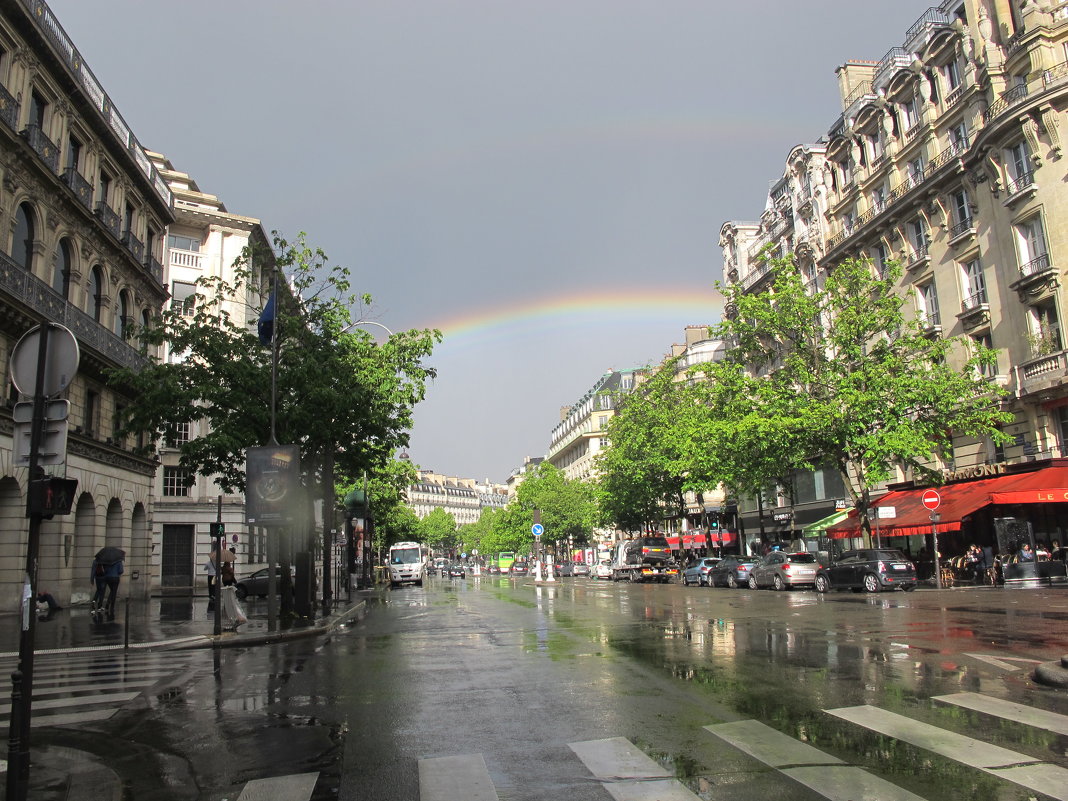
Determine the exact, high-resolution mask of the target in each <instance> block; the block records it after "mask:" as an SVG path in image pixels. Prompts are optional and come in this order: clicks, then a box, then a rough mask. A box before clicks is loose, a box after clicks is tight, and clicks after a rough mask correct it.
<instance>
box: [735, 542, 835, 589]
mask: <svg viewBox="0 0 1068 801" xmlns="http://www.w3.org/2000/svg"><path fill="white" fill-rule="evenodd" d="M819 569H820V563H819V562H818V561H817V560H816V557H815V556H813V555H812V554H810V553H786V552H785V551H772V552H771V553H769V554H768V555H767V556H765V557H764V558H763V559H761V560H760V562H758V563H757V564H755V565H754V566H753V567H752V569H751V570H750V571H749V589H751V590H755V589H758V588H760V587H774V588H775V589H777V590H785V589H786V588H787V587H801V586H809V587H811V586H812V585H814V584H815V583H816V571H817V570H819Z"/></svg>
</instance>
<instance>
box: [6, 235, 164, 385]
mask: <svg viewBox="0 0 1068 801" xmlns="http://www.w3.org/2000/svg"><path fill="white" fill-rule="evenodd" d="M0 291H2V292H5V293H7V294H8V295H10V296H12V297H14V298H16V299H18V300H19V301H21V302H22V303H25V304H26V305H27V306H29V307H30V308H31V309H33V310H34V311H35V312H37V313H38V314H40V315H41V316H42V317H43V318H44V319H46V320H50V321H52V322H56V323H60V324H61V325H65V326H66V327H67V328H69V329H70V330H71V333H73V334H74V336H75V337H76V338H77V340H78V343H79V345H80V346H82V347H83V348H84V347H89V348H92V349H93V350H94V351H96V352H97V353H98V354H100V355H101V356H104V357H106V358H108V359H109V360H111V361H112V362H113V363H115V364H117V365H119V366H121V367H129V368H131V369H139V368H142V367H144V366H145V365H146V364H147V361H148V360H147V359H146V358H145V357H144V356H143V355H142V354H141V353H140V352H138V351H137V350H136V349H135V348H133V347H131V346H130V345H129V344H128V343H127V342H124V341H123V340H122V339H121V338H119V337H117V336H116V335H115V334H113V333H112V332H111V331H109V330H108V329H107V328H105V327H104V326H103V325H101V324H100V323H99V322H97V321H96V320H94V319H93V318H92V317H91V316H89V315H88V314H86V313H85V312H83V311H82V310H81V309H79V308H77V307H76V306H74V305H73V304H72V303H71V302H70V301H68V300H66V299H65V298H63V297H62V296H61V295H59V294H58V293H57V292H56V291H55V290H54V289H52V287H50V286H48V284H46V283H45V282H44V281H42V280H41V279H39V278H37V277H36V276H35V275H33V274H32V273H29V272H27V271H26V270H25V269H23V268H22V267H20V266H19V265H18V264H16V263H15V262H14V261H13V260H12V259H11V257H10V256H8V255H7V254H6V253H3V252H0Z"/></svg>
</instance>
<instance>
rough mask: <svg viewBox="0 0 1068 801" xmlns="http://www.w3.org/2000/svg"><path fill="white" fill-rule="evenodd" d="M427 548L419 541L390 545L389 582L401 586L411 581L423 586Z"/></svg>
mask: <svg viewBox="0 0 1068 801" xmlns="http://www.w3.org/2000/svg"><path fill="white" fill-rule="evenodd" d="M426 559H427V550H426V547H425V546H423V545H420V544H419V543H418V542H395V543H393V544H392V545H390V546H389V584H390V586H391V587H399V586H400V585H401V584H404V583H406V582H410V583H413V584H415V585H416V586H417V587H422V586H423V570H424V568H425V567H426Z"/></svg>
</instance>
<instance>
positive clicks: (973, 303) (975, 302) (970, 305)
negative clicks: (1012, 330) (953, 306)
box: [960, 288, 988, 312]
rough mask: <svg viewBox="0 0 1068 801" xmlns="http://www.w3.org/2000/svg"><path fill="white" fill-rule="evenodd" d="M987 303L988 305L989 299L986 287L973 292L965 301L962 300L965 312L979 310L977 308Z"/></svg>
mask: <svg viewBox="0 0 1068 801" xmlns="http://www.w3.org/2000/svg"><path fill="white" fill-rule="evenodd" d="M986 305H988V301H987V299H986V289H985V288H983V289H980V290H978V291H977V292H973V293H972V294H970V295H969V296H968V297H966V298H965V299H964V300H963V301H961V304H960V306H961V311H965V312H972V311H977V310H979V309H981V308H983V307H984V306H986Z"/></svg>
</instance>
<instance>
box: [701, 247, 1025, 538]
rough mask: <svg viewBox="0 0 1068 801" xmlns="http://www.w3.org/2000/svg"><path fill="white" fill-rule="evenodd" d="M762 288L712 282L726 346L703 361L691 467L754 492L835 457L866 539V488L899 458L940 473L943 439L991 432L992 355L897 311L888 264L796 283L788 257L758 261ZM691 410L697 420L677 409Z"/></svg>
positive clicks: (849, 267) (994, 428) (847, 268)
mask: <svg viewBox="0 0 1068 801" xmlns="http://www.w3.org/2000/svg"><path fill="white" fill-rule="evenodd" d="M767 265H768V269H769V271H770V272H771V275H772V282H771V286H770V288H769V289H767V290H765V291H763V292H758V293H747V292H746V291H745V290H744V288H743V287H742V286H741V285H739V284H730V285H728V286H726V287H722V291H723V293H724V297H725V304H724V307H725V308H726V309H728V310H729V313H728V315H727V316H726V319H725V320H724V321H723V322H722V323H721V324H720V325H719V326H717V327H716V328H715V329H714V330H713V334H714V335H715V336H717V337H720V338H722V339H723V340H724V341H725V342H727V343H728V344H729V345H730V347H729V349H728V352H727V356H726V358H725V359H724V360H723V361H721V362H713V363H710V364H706V365H700V366H699V367H698V368H695V372H697V373H701V374H703V375H704V377H705V378H707V379H708V380H706V381H696V382H693V383H692V390H693V391H695V392H696V393H697V395H696V397H698V398H699V399H700V403H698V404H696V405H695V408H697V409H699V410H700V415H699V416H698V417H697V418H696V425H693V426H691V427H690V429H689V431H688V432H687V436H688V437H691V438H692V439H693V441H694V442H695V443H700V447H699V448H695V449H694V451H693V454H692V458H691V460H690V464H689V467H690V469H692V470H693V471H694V472H695V473H705V474H707V475H715V474H717V473H718V475H719V477H720V478H721V480H722V481H723V482H724V483H725V484H726V485H727V486H729V487H731V488H734V489H738V490H743V491H749V492H750V493H752V492H753V491H755V490H758V489H760V488H761V487H764V486H766V485H767V484H768V483H770V482H774V481H776V480H782V478H783V477H784V476H785V475H788V474H789V472H790V471H793V470H811V469H814V468H816V467H821V466H824V465H827V464H831V465H833V466H834V467H835V468H836V469H837V470H838V472H839V473H840V475H841V476H842V479H843V481H844V483H845V486H846V487H847V490H848V492H849V494H850V497H851V499H852V501H853V505H854V507H855V508H856V509H857V511H858V513H859V515H860V521H861V526H862V528H863V531H864V534H865V535H866V536H869V537H870V534H871V521H870V517H869V509H870V505H871V492H872V490H873V489H874V488H875V487H876V486H878V485H879V484H880V483H882V482H885V481H887V480H889V479H890V478H891V477H892V475H893V473H894V469H895V467H897V466H899V465H900V466H904V467H905V468H907V469H909V470H912V471H914V472H915V473H917V474H921V475H926V476H927V477H929V478H930V479H931V480H935V481H938V480H940V475H939V474H938V473H936V472H935V471H934V470H933V469H932V468H931V465H932V464H933V462H934V460H935V457H936V456H939V455H941V456H943V457H951V456H952V450H953V440H954V437H969V438H993V439H996V440H1002V439H1003V435H1002V434H1001V433H1000V431H999V430H998V426H999V425H1002V424H1005V423H1007V422H1008V421H1009V420H1010V419H1011V418H1010V416H1009V415H1008V414H1006V413H1005V412H1003V411H1002V410H1001V407H1000V398H1001V397H1002V396H1003V395H1004V392H1003V391H1002V390H1001V389H1000V388H999V387H997V386H996V385H995V384H994V383H993V382H991V381H990V380H989V379H987V378H985V377H984V375H983V372H984V370H983V367H984V366H986V365H990V364H992V363H993V360H994V358H995V353H994V352H993V351H991V350H988V349H986V348H983V347H981V346H978V345H976V344H975V343H973V342H969V341H966V340H965V339H963V338H942V337H940V336H936V335H933V334H932V333H931V332H930V331H929V330H926V329H925V326H924V325H923V323H922V321H921V320H918V319H914V318H912V317H910V316H909V315H907V314H906V313H905V311H904V306H905V295H904V293H902V292H901V291H900V290H899V289H898V281H899V279H900V277H901V268H900V266H899V265H897V264H896V263H891V264H889V265H887V266H886V268H885V270H884V272H883V273H882V275H877V274H876V273H875V272H874V270H873V267H872V264H871V262H870V261H868V260H865V259H850V260H846V261H844V262H842V263H841V264H839V265H837V266H836V267H834V268H833V269H832V270H829V271H828V272H827V274H826V281H825V283H824V285H823V286H822V287H820V288H818V289H811V288H810V287H809V286H807V284H806V281H805V279H804V278H803V276H802V275H801V272H800V271H799V270H798V269H797V266H796V264H795V262H794V259H793V258H792V257H787V258H784V259H769V260H768V261H767ZM688 419H689V420H691V421H694V420H695V418H688Z"/></svg>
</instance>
